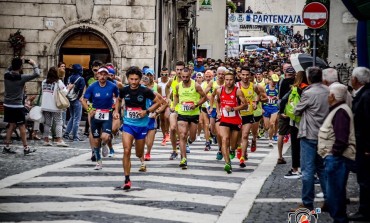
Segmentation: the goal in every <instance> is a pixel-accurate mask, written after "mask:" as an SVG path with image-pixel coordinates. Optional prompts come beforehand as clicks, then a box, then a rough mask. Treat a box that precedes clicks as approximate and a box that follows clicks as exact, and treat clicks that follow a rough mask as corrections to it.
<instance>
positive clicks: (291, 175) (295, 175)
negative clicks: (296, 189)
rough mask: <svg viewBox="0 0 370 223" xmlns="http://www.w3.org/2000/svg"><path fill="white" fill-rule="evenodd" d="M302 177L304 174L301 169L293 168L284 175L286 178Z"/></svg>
mask: <svg viewBox="0 0 370 223" xmlns="http://www.w3.org/2000/svg"><path fill="white" fill-rule="evenodd" d="M301 177H302V174H301V173H300V172H299V171H297V172H294V171H293V170H292V169H291V170H289V171H288V173H287V174H285V175H284V178H285V179H299V178H301Z"/></svg>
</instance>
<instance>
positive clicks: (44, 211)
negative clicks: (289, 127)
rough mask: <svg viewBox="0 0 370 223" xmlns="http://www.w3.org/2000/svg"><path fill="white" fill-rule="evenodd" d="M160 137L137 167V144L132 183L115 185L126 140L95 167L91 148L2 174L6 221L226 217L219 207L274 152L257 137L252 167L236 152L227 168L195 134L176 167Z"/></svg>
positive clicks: (0, 205)
mask: <svg viewBox="0 0 370 223" xmlns="http://www.w3.org/2000/svg"><path fill="white" fill-rule="evenodd" d="M160 143H161V139H160V138H159V137H157V139H156V140H155V142H154V147H153V149H152V153H151V161H147V162H146V165H147V172H139V171H138V170H139V167H140V161H139V159H137V158H136V157H135V156H134V151H133V153H132V157H133V158H132V168H131V177H130V178H131V181H132V188H131V190H130V191H123V190H121V189H118V188H116V187H119V186H121V185H122V183H123V180H124V176H123V169H122V161H121V158H122V153H123V150H122V144H116V145H115V146H114V148H115V151H116V155H115V157H114V158H103V169H102V170H100V171H96V170H93V168H94V165H95V164H94V163H92V162H91V161H90V160H89V154H83V155H81V157H80V158H78V159H75V161H73V162H69V163H68V164H66V165H64V166H63V165H59V166H58V165H57V166H56V167H55V168H50V169H49V170H45V171H44V172H42V171H41V172H40V174H39V175H37V174H34V175H32V174H31V175H30V177H27V173H24V174H23V177H24V179H23V180H19V181H18V182H17V181H14V184H12V185H10V184H7V182H1V181H0V185H2V183H4V184H3V185H8V186H6V187H3V188H2V187H0V219H1V221H2V222H13V221H20V222H30V221H32V222H41V221H47V222H72V221H73V222H217V221H220V222H223V221H224V220H220V219H225V218H222V215H224V214H225V213H224V212H225V210H228V209H227V208H226V207H227V206H228V205H229V204H233V201H234V203H235V196H236V194H237V192H238V190H239V189H240V188H241V187H243V185H244V184H248V183H249V182H252V179H251V180H249V177H250V176H251V175H252V174H253V173H255V171H256V169H257V168H258V167H259V165H260V164H261V162H263V160H264V159H265V157H266V156H268V155H270V154H272V153H276V151H272V147H269V146H268V141H267V140H265V139H260V140H258V141H257V151H256V152H254V153H249V159H248V161H247V162H246V165H247V167H246V168H243V169H242V168H240V167H239V162H238V161H239V160H237V159H236V158H235V159H234V160H232V166H233V173H232V174H227V173H226V172H225V171H224V170H223V166H224V161H218V160H216V152H217V149H216V148H217V147H216V146H215V145H213V146H212V150H211V151H204V142H197V141H196V142H194V143H193V144H192V145H191V146H190V148H191V153H190V154H188V169H187V170H182V169H181V168H180V167H178V165H179V162H180V160H179V159H177V160H169V159H168V158H169V155H170V152H171V147H170V143H167V146H161V145H160ZM274 147H275V146H274ZM274 161H275V162H276V160H274ZM252 178H256V177H255V176H254V177H252ZM6 180H7V179H4V180H2V181H6ZM251 186H255V185H251ZM249 190H250V189H249ZM239 193H240V192H239ZM243 196H245V195H243ZM250 199H253V196H252V197H251V198H250ZM249 202H253V201H249ZM231 206H232V205H231ZM238 208H240V207H238ZM243 210H245V209H243ZM231 212H232V211H231ZM231 212H230V213H231ZM245 212H246V213H241V214H242V215H243V216H244V217H245V216H246V215H247V213H248V210H246V211H245ZM220 217H221V218H220ZM233 222H237V221H233Z"/></svg>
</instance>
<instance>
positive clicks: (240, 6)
mask: <svg viewBox="0 0 370 223" xmlns="http://www.w3.org/2000/svg"><path fill="white" fill-rule="evenodd" d="M243 11H244V10H243V6H242V4H241V3H240V2H238V3H236V10H235V12H236V13H243Z"/></svg>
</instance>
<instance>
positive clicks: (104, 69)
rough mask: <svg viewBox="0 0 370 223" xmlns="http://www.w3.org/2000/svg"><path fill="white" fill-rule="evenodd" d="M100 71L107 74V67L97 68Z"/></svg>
mask: <svg viewBox="0 0 370 223" xmlns="http://www.w3.org/2000/svg"><path fill="white" fill-rule="evenodd" d="M100 72H106V73H107V74H109V71H108V69H107V68H105V67H102V68H99V70H98V73H100Z"/></svg>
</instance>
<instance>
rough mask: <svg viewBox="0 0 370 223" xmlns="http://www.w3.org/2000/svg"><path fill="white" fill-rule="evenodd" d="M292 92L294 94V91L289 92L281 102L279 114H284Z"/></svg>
mask: <svg viewBox="0 0 370 223" xmlns="http://www.w3.org/2000/svg"><path fill="white" fill-rule="evenodd" d="M291 92H292V90H290V91H288V93H286V94H285V95H284V97H283V98H282V99H281V101H280V108H279V114H284V110H285V106H286V104H287V103H288V99H289V95H290V93H291Z"/></svg>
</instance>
